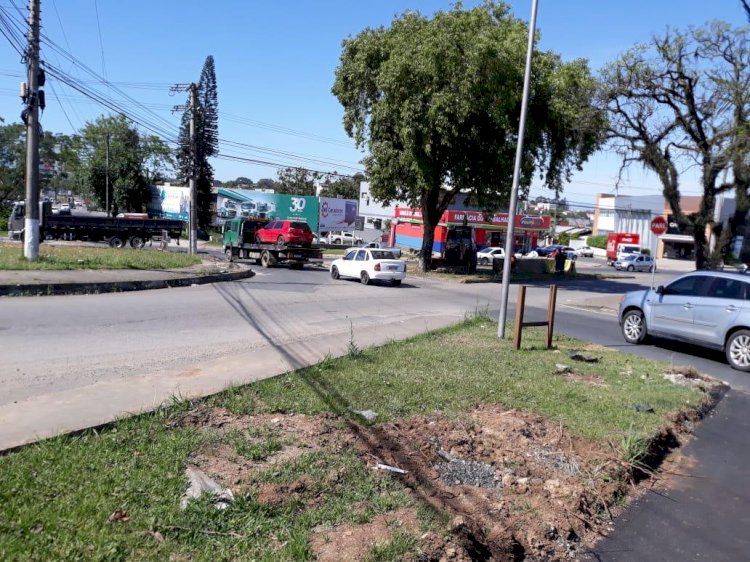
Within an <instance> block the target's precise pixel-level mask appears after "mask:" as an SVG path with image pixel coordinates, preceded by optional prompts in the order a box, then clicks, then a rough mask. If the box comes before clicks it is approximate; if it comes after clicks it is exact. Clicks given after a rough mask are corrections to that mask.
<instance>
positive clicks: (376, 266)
mask: <svg viewBox="0 0 750 562" xmlns="http://www.w3.org/2000/svg"><path fill="white" fill-rule="evenodd" d="M375 271H380V264H379V263H376V264H375Z"/></svg>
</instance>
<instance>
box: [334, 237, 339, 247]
mask: <svg viewBox="0 0 750 562" xmlns="http://www.w3.org/2000/svg"><path fill="white" fill-rule="evenodd" d="M333 243H334V244H338V245H339V246H340V245H341V238H334V239H333Z"/></svg>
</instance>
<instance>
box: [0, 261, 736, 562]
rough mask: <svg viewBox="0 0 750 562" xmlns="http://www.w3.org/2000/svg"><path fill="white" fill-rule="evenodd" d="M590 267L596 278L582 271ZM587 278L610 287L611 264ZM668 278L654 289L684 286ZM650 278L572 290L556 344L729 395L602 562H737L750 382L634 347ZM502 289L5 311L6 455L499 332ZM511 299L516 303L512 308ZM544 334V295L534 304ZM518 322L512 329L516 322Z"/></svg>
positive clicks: (453, 287) (312, 286)
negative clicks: (391, 344) (682, 375)
mask: <svg viewBox="0 0 750 562" xmlns="http://www.w3.org/2000/svg"><path fill="white" fill-rule="evenodd" d="M587 262H588V263H587ZM578 268H579V270H582V271H596V270H600V271H605V272H610V271H611V270H609V269H608V268H606V266H604V265H603V264H602V263H601V260H582V261H580V262H579V265H578ZM683 268H684V264H677V267H676V268H675V269H672V270H670V269H669V268H663V267H662V268H661V269H660V272H659V274H658V275H657V284H659V283H664V282H666V281H668V280H669V279H670V278H671V277H673V276H674V275H675V274H676V273H679V270H680V269H683ZM650 281H651V278H650V275H648V274H634V275H631V276H627V277H623V278H619V279H613V280H599V281H592V280H581V281H562V282H561V283H560V291H559V294H558V309H557V317H556V331H557V332H562V333H565V334H568V335H572V336H576V337H579V338H582V339H584V340H589V341H593V342H597V343H600V344H602V345H606V346H609V347H611V348H614V349H617V350H620V351H623V352H629V353H636V354H638V355H642V356H646V357H651V358H654V359H660V360H665V361H668V362H669V361H671V362H673V363H675V364H682V365H693V366H695V367H696V368H698V369H699V370H701V371H703V372H706V373H709V374H711V375H713V376H716V377H718V378H720V379H722V380H724V381H725V382H727V383H729V384H730V385H731V386H732V387H733V390H732V391H731V392H730V393H729V395H728V396H727V398H726V399H725V400H724V401H722V403H721V404H720V405H719V408H718V409H717V410H716V412H715V413H714V414H712V416H711V417H710V418H709V419H708V420H706V421H704V422H703V423H702V424H701V425H700V426H699V428H698V431H697V433H696V439H694V440H693V441H692V442H691V443H690V444H688V446H687V447H686V448H685V451H684V453H685V454H686V455H688V456H691V457H693V458H695V459H696V462H695V466H694V468H693V472H692V475H691V477H690V478H687V479H684V480H683V481H681V482H679V483H678V485H677V487H676V488H675V489H672V490H670V491H669V492H667V493H661V492H660V493H654V492H649V493H648V494H647V495H646V496H645V497H644V498H642V499H641V500H640V501H639V502H638V503H637V504H636V505H635V506H634V507H633V508H631V510H629V511H628V512H626V514H625V515H624V516H623V517H622V518H621V519H619V520H618V521H617V524H616V527H615V531H614V533H613V534H612V535H611V536H610V537H609V538H608V539H606V540H604V541H602V542H601V543H600V544H599V545H597V549H596V552H595V553H594V554H593V558H592V559H598V560H618V561H621V560H645V559H654V560H656V559H658V560H706V559H711V560H734V559H742V558H743V556H745V555H746V553H747V551H748V548H750V535H748V534H747V532H746V531H747V528H750V518H749V517H748V510H747V507H746V506H747V505H748V501H750V497H748V493H747V490H748V488H747V486H744V485H743V482H744V480H745V476H744V467H745V466H747V464H748V461H750V459H749V458H747V457H748V456H749V455H750V431H748V429H749V428H750V416H748V410H749V409H750V375H745V374H742V373H738V372H736V371H733V370H732V369H730V368H729V367H728V366H727V365H726V363H725V362H724V359H723V356H722V354H720V353H715V352H709V351H704V350H700V349H698V348H695V347H693V346H687V345H684V344H674V343H668V342H657V343H655V344H650V345H642V346H632V345H628V344H625V343H624V342H623V340H622V337H621V336H620V332H619V327H618V324H617V318H616V314H615V308H616V306H617V303H618V299H619V295H621V294H622V293H623V292H625V291H627V290H634V289H639V288H642V287H645V286H647V285H649V284H650ZM499 294H500V286H499V285H497V284H475V285H460V284H454V283H446V282H438V281H432V280H424V279H419V278H414V277H412V278H409V279H408V280H407V282H405V284H404V285H403V286H402V287H400V288H391V287H385V286H368V287H365V286H363V285H361V284H359V283H357V282H355V281H333V280H332V279H331V278H330V277H329V275H328V273H327V271H325V270H323V269H306V270H304V271H290V270H288V269H286V268H283V267H280V268H277V269H271V270H259V272H258V275H257V276H256V277H254V278H252V279H249V280H245V281H241V282H235V283H223V284H216V285H208V286H196V287H186V288H181V289H165V290H159V291H146V292H135V293H119V294H103V295H86V296H68V297H35V298H12V299H3V301H2V306H0V334H2V342H3V346H2V353H1V354H0V387H2V388H3V393H2V394H0V449H2V448H7V447H10V446H14V445H18V444H21V443H23V442H27V441H29V440H32V439H34V438H35V436H37V435H38V436H41V437H43V436H46V435H51V434H54V433H56V432H59V431H61V430H72V429H76V428H80V427H86V426H90V425H95V424H98V423H102V422H105V421H108V420H111V419H114V418H115V417H116V416H118V415H123V414H125V413H128V412H134V411H138V410H141V409H143V408H149V407H153V406H155V405H156V404H159V403H161V402H162V401H164V400H165V399H167V398H168V397H169V396H172V395H177V396H181V397H189V396H194V395H203V394H206V393H210V392H216V391H218V390H221V389H222V388H224V387H225V386H227V385H229V384H232V383H239V382H249V381H252V380H256V379H258V378H263V377H267V376H272V375H275V374H278V373H281V372H284V371H286V370H289V369H290V368H294V367H298V366H301V365H304V364H309V363H311V362H314V361H317V360H319V359H321V358H322V357H324V356H325V355H326V354H327V353H332V354H342V353H345V352H346V350H347V348H348V346H349V345H350V341H353V342H354V343H355V344H356V345H358V346H367V345H374V344H378V343H383V342H386V341H388V340H390V339H398V338H401V337H407V336H409V335H411V334H414V333H418V332H421V331H424V330H426V329H432V328H437V327H440V326H444V325H447V324H450V323H453V322H456V321H458V320H460V319H462V318H464V317H465V316H467V315H471V314H474V313H476V312H489V314H490V315H492V316H495V317H496V316H497V311H498V306H499ZM515 295H516V290H515V288H512V290H511V300H513V299H514V298H515ZM527 299H528V300H527V309H526V310H527V315H526V318H527V319H528V320H535V319H542V318H543V317H544V315H545V311H544V307H545V305H546V300H547V290H546V288H545V287H544V285H543V284H539V286H537V287H532V288H531V289H530V290H529V291H528V293H527ZM510 313H511V314H512V313H513V307H512V306H511V310H510Z"/></svg>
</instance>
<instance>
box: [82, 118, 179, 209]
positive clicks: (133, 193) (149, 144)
mask: <svg viewBox="0 0 750 562" xmlns="http://www.w3.org/2000/svg"><path fill="white" fill-rule="evenodd" d="M75 147H77V149H78V150H79V151H80V153H81V154H82V155H84V156H83V157H82V158H81V161H80V164H79V165H78V166H77V167H76V168H75V169H74V171H73V173H74V174H76V175H77V176H78V177H79V178H80V180H81V182H82V183H83V184H84V185H86V186H88V188H89V194H90V195H91V196H93V198H94V199H95V200H96V201H97V202H98V203H99V206H101V207H105V206H106V201H107V176H109V201H110V206H111V211H112V213H113V214H116V213H117V212H118V211H135V212H142V211H145V210H146V207H147V205H148V203H149V201H150V199H151V186H152V185H153V184H154V182H156V181H160V180H161V179H163V177H164V174H165V173H166V172H167V171H168V169H169V167H170V166H171V158H172V157H171V152H170V150H169V147H167V145H166V144H165V143H164V142H163V141H161V140H160V139H159V138H158V137H155V136H149V135H142V134H141V133H140V132H139V131H138V129H136V128H135V127H134V126H132V125H131V124H130V123H129V122H128V120H127V118H126V117H125V116H123V115H117V116H110V117H99V118H98V119H97V120H96V121H94V122H93V123H87V124H86V125H85V126H84V127H83V129H82V130H81V135H80V137H79V138H78V139H76V141H75Z"/></svg>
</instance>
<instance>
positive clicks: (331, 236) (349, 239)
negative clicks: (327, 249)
mask: <svg viewBox="0 0 750 562" xmlns="http://www.w3.org/2000/svg"><path fill="white" fill-rule="evenodd" d="M326 240H327V241H328V243H329V244H348V245H350V246H356V245H358V244H361V243H362V239H361V238H360V237H359V236H354V233H352V232H329V233H328V236H327V237H326Z"/></svg>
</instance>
